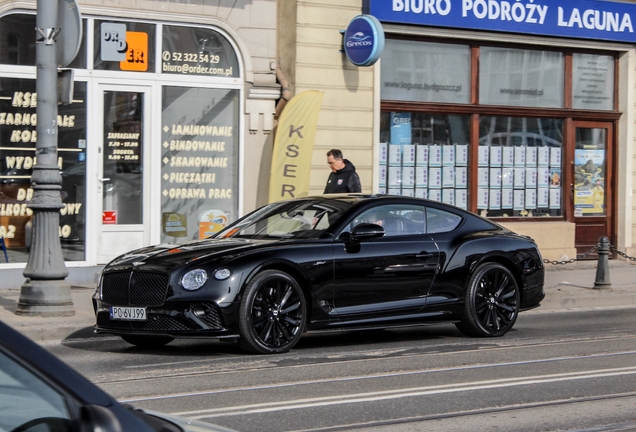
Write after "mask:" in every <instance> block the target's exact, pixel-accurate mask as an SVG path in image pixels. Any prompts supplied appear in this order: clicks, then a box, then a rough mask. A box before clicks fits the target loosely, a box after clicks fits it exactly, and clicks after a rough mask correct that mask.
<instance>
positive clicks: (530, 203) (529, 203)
mask: <svg viewBox="0 0 636 432" xmlns="http://www.w3.org/2000/svg"><path fill="white" fill-rule="evenodd" d="M536 208H537V190H536V189H526V209H528V210H531V209H536Z"/></svg>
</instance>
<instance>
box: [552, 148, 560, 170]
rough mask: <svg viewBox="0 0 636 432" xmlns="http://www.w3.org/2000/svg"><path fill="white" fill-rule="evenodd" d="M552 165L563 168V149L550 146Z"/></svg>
mask: <svg viewBox="0 0 636 432" xmlns="http://www.w3.org/2000/svg"><path fill="white" fill-rule="evenodd" d="M550 167H552V168H561V149H560V148H555V147H552V148H550Z"/></svg>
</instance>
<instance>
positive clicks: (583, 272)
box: [0, 260, 636, 343]
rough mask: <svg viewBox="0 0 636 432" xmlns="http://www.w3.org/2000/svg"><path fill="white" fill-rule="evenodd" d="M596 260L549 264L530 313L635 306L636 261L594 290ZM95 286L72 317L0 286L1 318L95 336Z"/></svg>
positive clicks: (24, 326) (79, 294)
mask: <svg viewBox="0 0 636 432" xmlns="http://www.w3.org/2000/svg"><path fill="white" fill-rule="evenodd" d="M596 264H597V262H596V261H578V262H576V263H572V264H566V265H552V264H546V277H545V291H546V298H545V299H544V300H543V302H542V303H541V307H539V308H538V309H534V310H533V311H531V312H529V313H542V312H546V311H554V310H567V309H584V308H604V307H621V306H622V307H629V306H631V307H636V264H632V261H619V260H612V261H610V271H609V276H610V277H609V279H610V282H611V284H612V285H611V288H608V289H602V290H601V289H595V288H594V281H595V279H596ZM94 290H95V286H94V285H93V286H77V285H72V287H71V296H72V299H73V306H74V309H75V315H73V316H70V317H48V318H44V317H29V316H21V315H16V314H15V310H16V307H17V304H18V300H19V299H20V288H15V289H0V320H2V321H3V322H5V323H7V324H9V325H10V326H12V327H14V328H15V329H17V330H18V331H20V332H22V333H23V334H25V335H27V336H28V337H30V338H31V339H33V340H35V341H37V342H39V343H44V342H47V343H48V342H59V341H62V340H64V339H78V338H79V339H81V338H89V337H94V336H95V334H94V333H93V327H92V326H93V324H94V322H95V315H94V313H93V305H92V302H91V297H92V295H93V292H94Z"/></svg>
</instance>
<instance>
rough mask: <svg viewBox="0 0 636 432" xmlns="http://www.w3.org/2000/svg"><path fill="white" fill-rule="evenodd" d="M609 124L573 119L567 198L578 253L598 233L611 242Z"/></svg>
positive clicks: (610, 126)
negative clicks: (572, 156) (572, 150)
mask: <svg viewBox="0 0 636 432" xmlns="http://www.w3.org/2000/svg"><path fill="white" fill-rule="evenodd" d="M612 126H613V125H612V124H611V123H597V122H594V123H591V122H574V134H573V138H574V146H573V147H574V159H573V162H572V170H573V172H572V200H571V201H572V214H573V216H574V217H573V219H574V222H575V224H576V234H575V245H576V249H577V253H578V254H582V253H585V252H587V251H589V250H590V249H591V248H592V247H594V246H595V245H596V244H597V243H598V240H599V238H600V237H602V236H607V237H609V239H610V242H611V241H612V234H613V232H612V227H613V226H612V223H611V215H612V199H611V197H612V193H611V191H612V157H611V155H612V137H613V127H612ZM596 256H597V255H596V254H593V255H591V256H590V258H594V259H596Z"/></svg>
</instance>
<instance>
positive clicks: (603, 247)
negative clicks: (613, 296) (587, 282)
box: [594, 236, 612, 289]
mask: <svg viewBox="0 0 636 432" xmlns="http://www.w3.org/2000/svg"><path fill="white" fill-rule="evenodd" d="M597 253H598V264H597V266H596V280H595V281H594V289H610V288H611V287H612V283H611V282H610V271H609V253H610V242H609V239H608V238H607V237H605V236H603V237H601V238H600V239H598V249H597Z"/></svg>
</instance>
